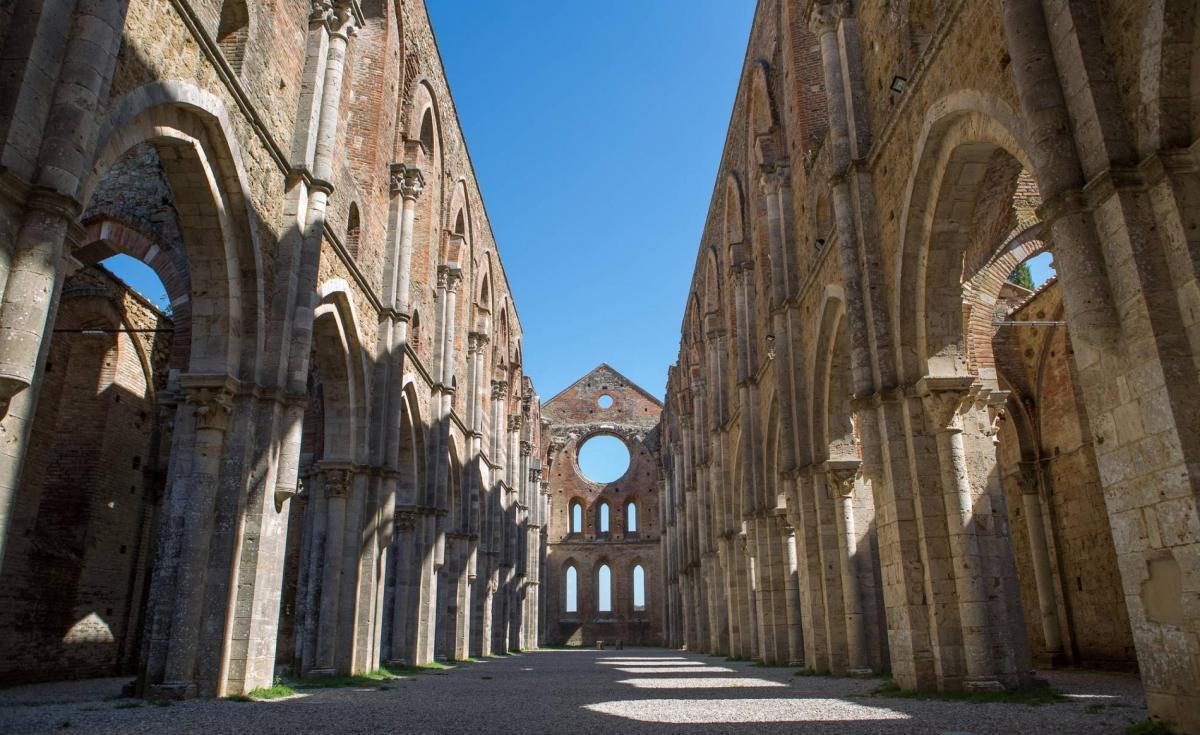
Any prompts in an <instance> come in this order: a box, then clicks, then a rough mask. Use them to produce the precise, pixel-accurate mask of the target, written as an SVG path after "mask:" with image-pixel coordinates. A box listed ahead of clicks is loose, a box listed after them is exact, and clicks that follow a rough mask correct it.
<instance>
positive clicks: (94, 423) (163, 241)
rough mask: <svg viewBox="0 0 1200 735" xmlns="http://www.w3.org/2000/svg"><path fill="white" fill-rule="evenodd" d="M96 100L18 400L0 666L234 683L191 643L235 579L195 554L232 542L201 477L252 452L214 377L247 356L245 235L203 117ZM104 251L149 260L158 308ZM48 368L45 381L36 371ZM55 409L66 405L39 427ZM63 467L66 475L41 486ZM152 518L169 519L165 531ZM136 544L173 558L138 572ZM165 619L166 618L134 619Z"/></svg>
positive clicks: (243, 365)
mask: <svg viewBox="0 0 1200 735" xmlns="http://www.w3.org/2000/svg"><path fill="white" fill-rule="evenodd" d="M150 99H153V95H152V94H151V93H147V96H146V97H145V98H144V99H143V100H142V101H143V103H145V101H146V100H150ZM112 120H113V122H112V127H111V128H104V129H102V132H101V137H100V140H99V141H98V143H99V150H100V153H99V155H98V156H97V157H96V160H95V161H94V162H93V165H92V166H91V167H90V170H91V172H92V173H91V175H90V176H89V177H88V179H87V180H86V181H84V182H83V183H82V185H81V190H80V199H81V201H82V202H83V204H84V212H83V215H82V216H81V218H80V224H81V225H82V232H83V235H82V237H83V240H82V246H81V247H79V248H78V249H76V250H74V251H73V253H72V255H74V256H75V258H76V259H77V260H79V262H81V263H82V264H83V266H84V267H83V268H81V269H78V270H76V271H74V272H73V273H70V274H68V275H66V277H65V279H64V281H63V283H62V291H61V298H60V300H59V303H58V310H57V312H56V313H55V314H54V331H53V333H52V334H51V335H48V337H49V341H48V344H47V345H46V350H47V353H46V355H47V358H48V364H45V366H44V368H43V374H42V379H43V385H42V388H41V391H40V397H39V405H38V406H35V407H34V411H33V415H32V422H31V424H32V425H31V427H30V428H31V433H30V442H29V444H28V448H27V455H26V457H27V463H26V466H25V477H24V481H23V483H22V488H21V493H22V494H23V497H22V498H20V499H19V500H18V507H20V508H22V517H14V518H11V519H9V524H10V527H9V533H10V534H12V536H10V538H19V539H20V542H19V543H18V544H17V545H10V546H9V547H8V548H7V550H6V551H7V553H6V559H5V560H4V561H3V564H4V568H3V570H2V573H3V577H4V578H6V579H7V578H10V575H17V576H22V577H27V578H29V579H31V580H34V583H33V584H31V585H29V586H28V590H27V595H26V596H23V597H22V596H14V597H10V598H9V600H8V601H7V603H6V605H4V606H0V607H3V608H4V610H3V611H0V625H4V627H5V628H6V629H8V630H18V631H20V632H21V635H19V636H16V637H12V638H8V639H6V640H9V641H13V642H14V643H17V647H20V646H25V645H28V646H33V647H35V648H36V649H37V654H36V655H35V656H31V655H26V653H25V652H22V651H20V650H7V649H8V646H7V644H3V648H0V650H2V652H3V656H0V659H3V661H5V662H9V663H8V664H3V663H0V678H4V677H5V675H6V673H7V672H6V671H4V667H5V666H6V665H9V666H20V667H21V672H20V677H21V678H22V679H23V680H30V679H34V678H42V679H49V678H60V677H71V678H77V677H80V676H88V675H101V674H103V675H116V674H122V673H130V672H131V671H132V670H133V669H134V668H135V667H137V668H138V670H139V671H144V672H145V676H144V678H143V679H142V680H141V683H140V686H146V685H151V686H153V685H156V684H159V683H161V682H162V681H164V679H165V678H166V677H167V676H170V677H172V680H174V681H185V682H188V685H189V686H191V687H192V688H194V689H195V691H196V692H197V694H199V695H201V696H213V695H216V694H219V693H220V692H221V691H223V689H224V688H225V687H227V686H229V687H234V688H236V687H238V686H240V684H241V682H240V681H233V678H232V675H230V676H229V677H226V676H225V675H224V674H223V673H221V672H218V671H217V670H216V668H215V667H209V668H208V669H207V670H205V669H203V667H201V666H199V665H198V656H197V653H196V652H197V651H199V650H210V649H211V650H218V651H219V650H222V649H221V646H222V641H221V640H220V637H221V631H222V630H223V629H224V621H225V620H227V617H228V615H229V614H230V609H231V608H230V607H229V606H227V605H225V604H223V603H224V601H226V600H235V599H238V598H240V596H241V594H242V590H239V589H235V588H233V587H232V582H233V579H232V578H231V576H229V575H222V574H204V573H202V570H204V569H208V568H212V564H213V559H215V558H219V556H220V555H227V554H230V553H233V554H237V553H243V551H244V550H245V547H244V546H242V544H243V541H242V538H243V537H241V536H239V524H238V522H237V519H238V515H237V514H238V512H239V510H244V509H242V508H239V503H238V502H237V500H238V498H237V497H236V495H235V497H234V500H233V502H230V501H229V498H228V496H226V495H222V494H221V492H220V487H221V486H220V485H219V479H223V478H224V477H225V476H226V475H227V476H228V478H229V479H230V480H231V481H236V480H235V478H239V477H245V476H246V473H247V472H248V467H249V464H250V463H254V462H258V461H260V460H262V459H263V458H262V457H257V456H250V455H249V453H248V452H246V451H244V450H245V445H241V447H240V449H241V450H242V451H237V452H235V451H232V449H231V444H230V442H228V441H226V436H228V435H231V434H236V433H237V432H238V431H239V430H240V427H238V426H233V427H230V426H229V422H228V421H227V420H226V419H227V418H228V416H230V415H231V414H232V413H233V412H234V411H235V410H237V407H238V406H239V405H240V404H239V401H240V400H242V399H241V398H239V397H238V396H237V395H236V393H235V391H234V390H233V389H232V388H231V387H230V386H231V384H233V381H234V379H242V380H246V379H247V378H251V377H253V376H254V374H255V365H256V360H257V355H258V350H257V349H256V348H257V347H258V345H259V338H260V335H261V334H262V332H261V319H262V314H261V312H260V311H259V309H260V306H261V300H260V298H259V294H260V293H261V282H260V280H259V279H260V276H259V273H260V269H259V267H258V257H259V256H258V253H259V250H258V248H257V244H256V242H255V234H254V232H253V231H252V230H251V228H250V227H249V226H248V220H249V212H248V210H247V204H246V200H245V198H244V191H245V189H244V181H243V180H242V178H241V176H240V174H239V169H238V166H237V155H236V153H235V152H234V151H233V150H231V148H230V147H229V145H228V144H227V142H226V140H227V139H226V138H225V137H224V135H223V129H222V127H221V125H220V121H219V120H217V119H216V118H215V117H214V116H212V115H210V114H209V113H208V112H205V111H203V110H200V109H199V108H198V107H196V108H191V107H189V108H187V109H184V108H182V107H175V106H166V105H163V106H155V107H146V108H142V109H140V110H134V109H132V108H130V109H125V110H124V111H123V112H121V114H120V115H117V114H116V113H115V112H114V116H113V118H112ZM114 254H123V255H127V256H131V257H132V258H135V259H137V260H139V261H141V262H143V263H145V264H146V265H148V266H149V267H150V269H151V270H152V271H153V273H154V274H155V275H157V276H158V279H159V280H160V281H161V283H154V284H152V285H153V288H154V289H155V290H157V291H158V293H159V294H160V295H161V294H162V293H163V292H165V293H166V294H167V297H168V298H169V303H170V305H171V306H172V307H173V311H174V314H175V317H174V318H173V319H172V318H171V317H169V316H168V315H167V314H166V313H165V312H164V310H163V309H160V308H159V307H158V306H157V305H156V303H154V302H153V301H151V300H149V299H146V298H144V297H142V296H140V295H138V294H137V293H136V292H135V291H134V290H133V289H130V288H129V287H128V286H127V285H126V284H123V283H121V282H120V281H119V280H117V279H115V278H113V277H112V275H110V274H108V273H107V272H106V271H105V270H104V269H103V268H101V267H99V266H98V265H97V263H98V262H99V261H101V260H108V259H110V258H111V257H112V256H113V255H114ZM109 262H110V264H112V265H113V266H114V267H116V268H118V269H121V268H124V267H125V266H128V265H130V262H129V261H126V260H125V259H123V258H121V259H117V260H116V261H112V260H110V261H109ZM131 280H133V279H132V278H131ZM153 280H154V279H153V278H149V279H148V281H150V282H152V281H153ZM155 301H158V303H162V302H161V301H159V299H158V298H155ZM197 307H199V308H197ZM56 376H57V377H56ZM57 379H61V380H62V383H61V385H60V387H58V388H48V387H47V386H49V385H51V384H52V382H53V381H54V380H57ZM88 396H90V398H88ZM64 400H68V401H69V402H70V405H69V407H68V406H65V405H64V404H63V401H64ZM56 404H57V405H56ZM64 409H69V410H64ZM70 412H77V415H76V417H75V419H73V421H72V423H74V424H75V425H74V426H73V427H70V428H66V427H64V428H63V429H62V430H59V431H56V430H53V426H54V425H55V423H58V422H62V421H63V420H64V419H65V418H66V417H67V415H68V413H70ZM84 426H87V427H88V428H86V429H85V428H82V427H84ZM80 432H83V434H85V435H86V436H85V438H83V439H81V440H79V441H78V442H74V441H73V442H72V443H71V446H65V445H63V443H62V442H61V436H62V434H63V433H69V434H71V435H72V436H76V437H79V436H81V433H80ZM64 452H65V454H64ZM69 455H74V456H71V457H70V459H69V460H68V456H69ZM64 462H66V464H64ZM54 465H58V466H60V467H61V468H62V469H63V470H64V471H63V472H62V473H58V472H55V473H54V474H55V475H57V476H58V478H59V479H55V477H52V476H50V475H49V474H46V470H47V469H48V468H50V467H51V466H54ZM38 473H42V474H41V475H40V479H39V478H38ZM65 479H69V481H70V489H69V493H68V494H67V495H66V496H63V499H62V502H55V503H54V504H53V505H54V507H50V506H48V505H47V502H49V501H50V500H51V499H52V498H54V497H55V495H56V493H58V492H59V490H60V489H61V487H60V486H58V485H57V484H56V483H58V482H59V480H65ZM268 502H270V501H268ZM160 511H161V513H160ZM268 512H269V511H268ZM185 516H186V517H187V518H191V519H193V520H190V521H187V522H185ZM257 523H258V517H257V516H256V517H255V518H254V519H251V520H250V521H248V522H247V525H246V526H245V529H246V532H247V533H248V534H253V533H256V532H257V531H258V527H257V526H256V525H255V524H257ZM158 528H172V529H176V531H177V532H176V533H174V534H173V535H172V538H171V543H166V542H165V541H164V540H163V539H161V538H160V537H159V534H158V531H157V529H158ZM80 541H84V544H83V546H82V547H80V546H79V545H78V543H79V542H80ZM96 554H99V555H100V556H95V555H96ZM47 555H49V556H50V557H54V558H53V559H50V558H47ZM152 556H153V557H155V558H154V563H155V564H158V565H162V567H163V568H167V569H173V570H176V574H174V575H151V574H150V564H151V557H152ZM22 567H24V570H22ZM34 570H40V571H37V572H34ZM181 580H192V582H191V583H190V584H183V583H181ZM43 583H44V585H45V586H46V588H43ZM151 585H153V586H154V591H153V593H151V592H150V591H149V590H148V588H149V587H150V586H151ZM50 588H52V589H50ZM48 594H50V595H51V596H52V597H53V598H54V600H55V603H54V604H48V603H47V595H48ZM206 600H215V601H220V603H221V604H208V603H206V602H205V601H206ZM30 606H32V607H30ZM50 609H55V610H60V611H64V612H65V613H66V614H68V615H74V613H75V612H80V613H81V614H80V615H78V616H76V619H73V620H69V621H67V620H64V619H61V617H59V616H56V615H46V614H44V613H43V612H36V611H38V610H41V611H45V610H50ZM9 616H12V618H9ZM6 618H7V619H6ZM168 629H170V630H171V631H172V635H171V636H170V637H167V636H165V635H159V636H157V637H156V636H155V635H153V631H159V632H161V631H164V630H168ZM145 631H150V633H148V634H146V635H143V632H145ZM241 643H242V641H241V640H234V641H233V642H232V643H230V645H231V646H233V647H234V648H236V647H238V646H240V645H241ZM31 661H34V662H36V663H35V664H33V665H30V663H29V662H31ZM139 663H141V664H144V666H139V665H138V664H139ZM168 667H169V669H170V670H169V671H168ZM139 691H142V690H141V689H139Z"/></svg>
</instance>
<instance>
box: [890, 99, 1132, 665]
mask: <svg viewBox="0 0 1200 735" xmlns="http://www.w3.org/2000/svg"><path fill="white" fill-rule="evenodd" d="M927 141H928V142H927V143H926V144H925V145H924V149H925V151H926V155H923V156H921V157H920V159H919V164H918V166H917V168H916V170H915V171H914V175H913V180H912V183H911V184H910V186H911V189H910V202H909V204H908V209H907V217H906V219H905V222H904V225H905V228H904V229H905V232H904V235H903V238H902V248H901V251H900V260H899V261H898V266H899V268H900V272H901V279H900V281H899V282H898V283H897V285H896V290H895V297H896V302H895V308H896V313H897V314H901V315H903V316H902V317H901V318H900V321H899V327H900V330H899V334H900V341H899V343H898V347H899V352H898V357H899V362H900V365H901V369H902V371H903V372H904V374H905V375H907V376H911V378H912V379H913V380H914V382H916V381H917V380H918V379H919V382H918V383H917V385H918V390H919V391H920V392H921V393H922V394H923V400H922V407H923V409H924V412H925V416H924V420H923V421H921V422H919V423H917V427H918V428H919V429H923V430H925V431H927V432H928V433H927V434H926V435H925V436H924V437H921V438H918V440H917V441H918V442H923V443H924V445H925V446H927V447H928V448H929V450H930V451H934V452H936V454H937V456H938V457H939V461H938V462H936V463H929V464H928V465H918V466H917V467H916V471H917V478H916V479H917V481H918V482H919V483H920V484H921V485H922V486H926V487H939V488H941V491H942V492H944V493H946V497H947V498H949V499H950V501H951V502H948V503H947V514H946V518H945V521H944V523H945V527H946V529H947V533H948V539H949V544H948V546H949V553H950V555H951V556H952V558H954V559H955V561H954V568H955V569H956V570H958V573H957V574H956V575H955V584H954V588H953V590H950V589H947V590H946V592H945V593H940V594H935V599H934V600H931V601H930V604H934V605H940V604H955V605H961V603H960V602H959V601H961V600H963V599H968V598H970V597H972V596H976V597H978V596H979V595H980V594H981V590H982V589H984V587H985V586H986V589H987V590H988V595H989V596H988V598H987V599H988V600H989V602H988V604H987V610H986V616H987V621H988V625H987V626H986V627H982V628H976V629H974V630H964V633H963V635H964V652H965V659H966V661H967V662H968V664H969V665H972V666H975V667H976V672H975V673H973V674H972V675H978V672H986V675H987V676H992V677H995V678H998V679H1000V680H1005V681H1016V680H1017V678H1018V677H1019V672H1020V670H1021V668H1022V667H1023V666H1024V667H1027V666H1028V664H1026V663H1020V662H1021V661H1022V659H1024V658H1025V657H1027V656H1029V654H1030V653H1032V654H1033V657H1034V660H1035V661H1036V663H1037V664H1039V665H1043V666H1044V665H1053V664H1056V663H1059V662H1071V663H1084V662H1087V661H1088V660H1091V661H1096V660H1101V659H1103V660H1105V661H1106V665H1114V663H1115V662H1120V661H1124V662H1126V663H1128V662H1130V661H1131V660H1132V658H1133V646H1132V634H1131V633H1130V632H1129V624H1128V622H1127V619H1126V617H1125V613H1124V611H1121V610H1117V609H1115V608H1114V609H1110V610H1109V611H1108V614H1107V618H1106V619H1108V620H1111V621H1113V623H1114V625H1113V627H1112V629H1110V630H1109V632H1107V633H1106V634H1105V635H1104V636H1103V637H1104V639H1105V641H1104V642H1100V641H1099V639H1098V638H1097V637H1095V636H1091V635H1090V634H1091V633H1092V632H1093V629H1094V626H1090V625H1088V624H1087V623H1085V622H1083V620H1082V619H1081V618H1080V617H1079V616H1080V615H1081V614H1082V613H1083V611H1084V610H1087V611H1089V612H1088V614H1089V615H1090V614H1091V613H1090V611H1091V610H1094V609H1096V608H1097V607H1099V608H1100V609H1105V604H1106V603H1105V602H1104V601H1102V599H1101V598H1104V599H1106V600H1108V603H1109V604H1111V602H1112V601H1114V600H1119V599H1121V597H1122V595H1123V590H1122V585H1121V584H1120V573H1119V570H1118V567H1117V561H1116V552H1115V549H1114V546H1113V543H1112V531H1111V528H1110V526H1109V522H1108V518H1107V514H1106V513H1105V512H1104V511H1103V510H1101V509H1102V508H1103V503H1104V501H1103V492H1102V488H1101V486H1100V481H1099V474H1098V470H1097V463H1096V457H1095V454H1094V450H1093V448H1092V446H1091V440H1090V435H1089V433H1088V429H1087V428H1086V427H1087V426H1088V420H1087V417H1086V415H1085V412H1084V411H1083V409H1082V404H1081V403H1080V402H1079V400H1080V399H1079V398H1078V391H1079V388H1078V383H1077V382H1076V381H1075V379H1074V375H1073V370H1074V364H1073V359H1072V358H1070V357H1069V355H1070V354H1071V347H1070V343H1069V336H1070V335H1069V325H1067V324H1066V323H1065V317H1064V316H1063V313H1064V312H1063V311H1062V310H1061V296H1060V295H1058V293H1057V291H1058V288H1057V281H1056V279H1055V278H1052V277H1049V276H1050V275H1051V274H1050V273H1049V272H1047V270H1045V269H1046V267H1047V266H1049V267H1050V269H1052V264H1047V263H1046V262H1045V260H1046V256H1045V255H1043V254H1042V253H1043V252H1044V251H1050V252H1053V251H1054V248H1055V244H1054V243H1053V242H1046V241H1044V238H1047V237H1048V236H1049V232H1048V231H1045V230H1043V228H1042V225H1041V223H1040V222H1039V220H1038V208H1039V207H1040V205H1041V196H1040V192H1039V190H1038V186H1037V181H1036V179H1035V177H1034V176H1032V175H1031V174H1030V173H1029V171H1030V170H1031V167H1030V162H1029V160H1028V157H1027V156H1025V155H1024V153H1023V152H1022V151H1021V150H1020V149H1019V148H1018V147H1017V146H1016V144H1015V143H1014V140H1013V137H1012V134H1011V133H1010V132H1009V129H1008V128H1005V127H1004V126H1002V125H1001V124H1000V123H998V122H997V120H996V119H995V118H992V117H989V116H986V115H984V114H982V113H977V112H961V113H953V114H950V115H948V116H946V117H945V118H943V119H941V120H938V121H937V122H936V123H934V124H931V126H930V128H929V133H928V139H927ZM1023 263H1027V264H1028V268H1029V270H1028V274H1027V275H1028V279H1026V277H1025V276H1026V273H1025V269H1024V268H1023V267H1021V266H1022V264H1023ZM1035 268H1038V269H1039V270H1041V271H1042V272H1041V273H1040V274H1039V276H1040V277H1045V278H1046V280H1045V281H1044V282H1043V283H1042V284H1040V285H1038V284H1037V283H1036V282H1034V281H1033V274H1034V269H1035ZM1015 281H1022V282H1021V283H1017V282H1015ZM1030 286H1032V287H1033V288H1029V287H1030ZM1039 314H1040V315H1041V317H1039V316H1038V315H1039ZM1064 340H1066V341H1064ZM1066 450H1071V452H1070V455H1069V456H1064V455H1065V451H1066ZM1077 502H1078V503H1080V505H1074V504H1075V503H1077ZM992 514H999V515H1001V516H1002V517H1003V518H1004V519H1005V522H1000V523H997V522H995V521H994V520H992V519H991V518H989V516H991V515H992ZM1059 514H1067V515H1070V514H1074V515H1073V519H1074V520H1075V521H1078V522H1079V524H1080V525H1079V526H1078V527H1077V528H1076V529H1074V530H1068V529H1067V528H1066V526H1064V525H1063V524H1062V521H1061V516H1060V515H1059ZM1076 530H1078V531H1079V532H1081V533H1084V534H1086V535H1087V536H1088V538H1090V539H1092V542H1090V543H1089V544H1088V545H1087V547H1086V548H1084V547H1083V546H1080V545H1076V544H1074V543H1072V542H1071V539H1072V538H1076V536H1075V532H1076ZM1010 532H1011V533H1010ZM997 547H998V548H1004V549H1008V548H1011V549H1012V552H1013V553H1012V555H1007V554H1004V555H985V554H982V553H981V552H980V550H981V549H988V548H997ZM967 570H970V571H967ZM1072 597H1074V598H1075V599H1074V600H1072ZM1018 601H1019V604H1016V603H1017V602H1018ZM1073 602H1074V603H1077V604H1078V605H1079V606H1078V607H1073V605H1072V603H1073ZM1085 640H1086V641H1087V642H1086V643H1085V642H1084V641H1085ZM1026 641H1028V642H1029V644H1030V645H1029V649H1028V650H1026V649H1025V646H1024V644H1025V642H1026ZM1084 648H1087V649H1088V653H1087V654H1086V655H1083V653H1082V651H1083V649H1084ZM1025 660H1027V659H1025ZM1014 662H1015V663H1014Z"/></svg>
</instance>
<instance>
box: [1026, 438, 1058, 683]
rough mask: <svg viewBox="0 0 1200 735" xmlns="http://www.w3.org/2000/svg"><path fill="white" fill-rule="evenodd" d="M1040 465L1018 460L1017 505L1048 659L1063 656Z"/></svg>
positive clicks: (1034, 462) (1052, 659) (1035, 462)
mask: <svg viewBox="0 0 1200 735" xmlns="http://www.w3.org/2000/svg"><path fill="white" fill-rule="evenodd" d="M1041 475H1042V471H1041V467H1039V466H1038V462H1037V460H1034V461H1032V462H1022V463H1021V504H1022V507H1023V508H1024V509H1025V528H1026V530H1027V531H1028V532H1029V556H1030V559H1031V560H1032V562H1033V577H1034V580H1035V583H1036V587H1037V596H1038V612H1039V613H1040V616H1041V623H1042V636H1043V638H1044V640H1045V645H1046V653H1047V654H1048V655H1049V656H1050V658H1051V661H1054V659H1055V658H1061V657H1062V656H1063V655H1064V651H1063V640H1062V628H1061V627H1060V623H1059V619H1058V598H1057V596H1056V595H1055V594H1054V573H1053V572H1052V571H1051V567H1050V549H1049V544H1048V543H1047V542H1046V519H1045V514H1044V513H1043V512H1042V493H1041V489H1042V483H1041Z"/></svg>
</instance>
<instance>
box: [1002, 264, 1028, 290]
mask: <svg viewBox="0 0 1200 735" xmlns="http://www.w3.org/2000/svg"><path fill="white" fill-rule="evenodd" d="M1008 282H1009V283H1015V284H1017V285H1018V286H1020V287H1021V288H1027V289H1029V290H1030V291H1032V290H1033V274H1032V273H1030V272H1029V264H1028V263H1022V264H1020V265H1018V266H1017V268H1016V270H1014V271H1013V272H1012V274H1011V275H1009V277H1008Z"/></svg>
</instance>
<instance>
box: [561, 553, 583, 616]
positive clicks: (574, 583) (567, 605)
mask: <svg viewBox="0 0 1200 735" xmlns="http://www.w3.org/2000/svg"><path fill="white" fill-rule="evenodd" d="M563 592H564V595H565V598H564V601H563V611H564V612H566V613H578V612H579V572H578V571H577V570H576V569H575V565H574V564H572V565H571V566H569V567H567V571H566V574H564V575H563Z"/></svg>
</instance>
